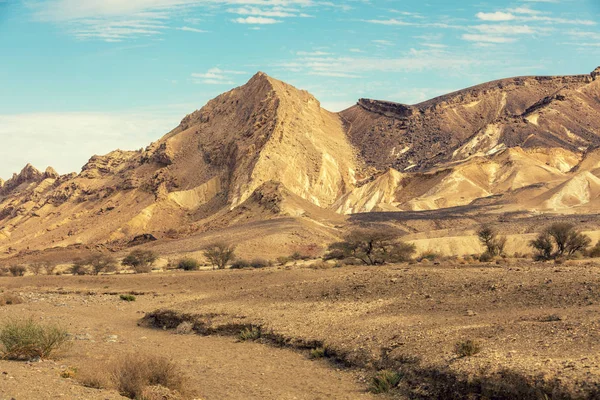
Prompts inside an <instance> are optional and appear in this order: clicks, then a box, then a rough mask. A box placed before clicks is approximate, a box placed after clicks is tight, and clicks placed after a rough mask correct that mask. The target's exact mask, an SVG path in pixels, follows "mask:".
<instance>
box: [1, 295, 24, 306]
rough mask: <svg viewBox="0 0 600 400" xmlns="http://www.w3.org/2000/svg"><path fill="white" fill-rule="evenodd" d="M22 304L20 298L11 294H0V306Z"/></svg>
mask: <svg viewBox="0 0 600 400" xmlns="http://www.w3.org/2000/svg"><path fill="white" fill-rule="evenodd" d="M21 303H23V299H22V298H21V296H19V295H17V294H12V293H2V294H0V306H10V305H14V304H21Z"/></svg>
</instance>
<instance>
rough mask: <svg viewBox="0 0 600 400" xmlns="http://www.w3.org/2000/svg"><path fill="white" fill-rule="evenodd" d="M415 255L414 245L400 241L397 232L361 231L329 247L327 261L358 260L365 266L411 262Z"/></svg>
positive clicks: (382, 229) (387, 230) (386, 230)
mask: <svg viewBox="0 0 600 400" xmlns="http://www.w3.org/2000/svg"><path fill="white" fill-rule="evenodd" d="M414 253H415V246H414V245H413V244H408V243H404V242H401V241H399V240H398V234H397V232H395V231H393V230H390V229H386V228H379V229H376V228H373V229H359V230H356V231H354V232H351V233H350V234H348V235H346V236H345V238H344V241H342V242H337V243H333V244H331V245H330V246H329V249H328V253H327V254H326V255H325V257H324V259H325V260H349V259H356V260H359V261H360V262H362V263H363V264H364V265H380V264H385V263H388V262H404V261H409V260H410V259H411V258H412V255H413V254H414Z"/></svg>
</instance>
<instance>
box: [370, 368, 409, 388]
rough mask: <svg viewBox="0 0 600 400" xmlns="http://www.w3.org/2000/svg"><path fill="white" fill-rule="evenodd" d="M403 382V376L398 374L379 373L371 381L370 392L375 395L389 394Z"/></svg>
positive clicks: (389, 372)
mask: <svg viewBox="0 0 600 400" xmlns="http://www.w3.org/2000/svg"><path fill="white" fill-rule="evenodd" d="M401 380H402V375H401V374H400V373H398V372H395V371H389V370H384V371H379V372H378V373H377V375H375V376H374V377H373V378H372V379H371V384H370V385H369V392H371V393H374V394H381V393H387V392H389V391H390V390H392V389H393V388H395V387H397V386H398V384H400V381H401Z"/></svg>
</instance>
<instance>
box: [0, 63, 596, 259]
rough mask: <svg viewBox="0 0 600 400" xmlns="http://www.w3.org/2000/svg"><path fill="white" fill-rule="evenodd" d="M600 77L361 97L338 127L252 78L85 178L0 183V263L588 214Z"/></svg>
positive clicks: (33, 172) (273, 85) (298, 99)
mask: <svg viewBox="0 0 600 400" xmlns="http://www.w3.org/2000/svg"><path fill="white" fill-rule="evenodd" d="M599 76H600V69H597V70H596V71H594V72H593V73H592V74H590V75H579V76H567V77H522V78H512V79H505V80H500V81H495V82H490V83H486V84H483V85H479V86H475V87H473V88H469V89H465V90H463V91H459V92H456V93H452V94H449V95H446V96H442V97H438V98H436V99H432V100H430V101H427V102H424V103H421V104H417V105H414V106H407V105H401V104H396V103H389V102H381V101H374V100H364V99H363V100H360V101H359V102H358V104H357V105H356V106H354V107H352V108H350V109H348V110H346V111H343V112H341V113H339V114H336V113H331V112H329V111H326V110H324V109H323V108H321V106H320V103H319V102H318V100H317V99H315V98H314V97H313V96H312V95H310V94H309V93H308V92H306V91H302V90H298V89H296V88H294V87H292V86H290V85H287V84H285V83H283V82H281V81H278V80H276V79H273V78H271V77H269V76H267V75H266V74H264V73H258V74H256V75H255V76H254V77H253V78H252V79H251V80H250V81H249V82H248V83H247V84H246V85H244V86H241V87H238V88H235V89H233V90H231V91H229V92H227V93H224V94H222V95H220V96H218V97H217V98H215V99H213V100H211V101H210V102H208V103H207V104H206V106H204V107H203V108H202V109H200V110H198V111H195V112H193V113H192V114H190V115H188V116H186V117H185V118H184V119H183V120H182V121H181V123H180V125H179V126H178V127H177V128H175V129H174V130H173V131H171V132H169V133H168V134H167V135H165V136H164V137H163V138H161V139H160V140H158V141H156V142H155V143H152V144H151V145H149V146H148V147H147V148H146V149H143V150H140V151H121V150H116V151H114V152H112V153H109V154H107V155H105V156H94V157H92V158H91V159H90V161H89V162H88V163H87V164H86V165H85V166H84V167H83V168H82V171H81V172H80V173H79V174H69V175H64V176H59V175H58V174H57V173H56V171H54V170H53V169H52V168H48V169H47V170H46V171H45V172H40V171H38V170H37V169H35V168H34V167H32V166H31V165H28V166H26V167H25V168H24V169H23V171H21V173H19V174H15V175H14V176H13V177H12V178H11V179H9V180H8V181H6V182H4V181H0V251H3V252H4V253H5V254H8V255H11V254H14V253H15V252H19V251H23V250H28V249H29V250H33V249H44V248H50V247H66V246H70V245H77V244H85V245H99V246H112V245H115V244H119V243H127V242H128V241H130V240H132V239H133V238H134V237H136V236H138V235H141V234H151V235H154V236H155V237H157V238H161V237H165V236H167V234H168V235H170V236H172V235H174V234H175V235H177V234H179V235H181V234H189V233H194V232H204V231H207V230H218V229H222V228H226V227H229V226H232V225H236V224H238V225H239V224H244V223H250V222H253V223H254V222H258V221H264V220H269V219H277V218H281V217H287V218H295V219H300V220H303V221H305V223H304V222H303V224H304V225H303V226H305V227H307V228H306V229H308V230H311V229H312V230H313V231H315V232H316V230H319V231H322V232H321V233H320V234H319V235H321V236H318V237H321V238H325V237H334V236H335V231H336V229H337V227H338V226H339V225H340V223H343V221H344V219H343V217H342V216H343V215H346V214H355V213H365V212H374V211H377V212H403V211H422V210H437V209H444V208H449V207H465V206H469V205H474V204H478V205H481V204H486V205H491V206H494V207H495V208H494V210H496V211H495V212H507V211H529V212H531V211H533V212H555V213H590V212H596V211H597V207H598V206H600V161H599V160H600V151H598V150H597V146H598V145H600V79H598V77H599ZM307 224H308V225H307ZM323 230H324V231H323ZM295 234H297V232H296V233H295V232H294V231H293V230H291V231H290V232H289V235H290V237H293V235H295ZM323 240H325V239H323Z"/></svg>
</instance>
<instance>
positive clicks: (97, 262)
mask: <svg viewBox="0 0 600 400" xmlns="http://www.w3.org/2000/svg"><path fill="white" fill-rule="evenodd" d="M84 263H85V264H86V265H89V266H91V267H92V274H93V275H98V274H99V273H100V272H114V271H116V270H117V267H118V263H117V260H116V259H115V258H114V257H113V256H111V255H109V254H101V253H98V254H93V255H91V256H89V257H88V258H86V259H85V260H84Z"/></svg>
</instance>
